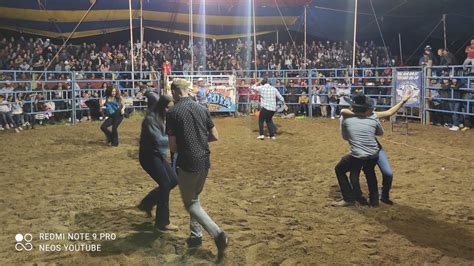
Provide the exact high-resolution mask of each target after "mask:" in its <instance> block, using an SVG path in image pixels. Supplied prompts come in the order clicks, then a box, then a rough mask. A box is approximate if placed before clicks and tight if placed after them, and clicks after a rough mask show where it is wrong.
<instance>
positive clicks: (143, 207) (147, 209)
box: [137, 201, 153, 217]
mask: <svg viewBox="0 0 474 266" xmlns="http://www.w3.org/2000/svg"><path fill="white" fill-rule="evenodd" d="M137 209H139V210H140V211H142V212H145V213H146V215H147V216H148V217H151V216H152V215H151V210H152V209H153V206H148V205H147V204H145V203H143V201H142V202H140V204H138V205H137Z"/></svg>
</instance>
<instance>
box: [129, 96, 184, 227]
mask: <svg viewBox="0 0 474 266" xmlns="http://www.w3.org/2000/svg"><path fill="white" fill-rule="evenodd" d="M172 105H173V101H172V100H171V98H170V97H168V96H161V97H160V98H159V100H158V102H157V103H156V104H155V105H154V106H153V107H152V108H151V109H150V110H149V111H148V112H147V114H146V116H145V119H143V122H142V131H141V134H140V151H139V160H140V164H141V166H142V167H143V169H144V170H145V171H146V172H147V173H148V174H149V175H150V176H151V178H153V180H155V181H156V183H158V185H159V186H158V187H157V188H155V189H153V190H152V191H150V192H149V193H148V195H147V196H146V197H145V198H143V199H142V201H141V202H140V204H139V205H138V206H137V207H138V209H140V210H142V211H144V212H146V213H147V214H148V216H150V217H151V210H152V208H153V206H154V205H156V216H155V228H157V229H158V230H162V231H176V230H178V227H177V226H175V225H173V224H171V223H170V217H169V216H170V214H169V212H170V210H169V197H170V191H171V190H172V189H173V188H174V187H175V186H176V185H177V184H178V182H177V179H176V173H175V171H174V170H173V169H172V167H171V166H170V164H169V163H168V161H167V159H166V158H167V157H168V155H169V154H170V151H169V147H168V135H167V134H166V130H165V119H166V112H167V111H168V109H169V108H171V107H172Z"/></svg>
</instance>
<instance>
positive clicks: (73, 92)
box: [69, 72, 76, 125]
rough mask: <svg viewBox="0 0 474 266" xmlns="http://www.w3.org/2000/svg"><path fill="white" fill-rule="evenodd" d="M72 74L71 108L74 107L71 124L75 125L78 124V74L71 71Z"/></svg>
mask: <svg viewBox="0 0 474 266" xmlns="http://www.w3.org/2000/svg"><path fill="white" fill-rule="evenodd" d="M69 74H70V75H71V91H72V93H71V98H72V100H71V109H72V114H71V124H73V125H75V124H76V75H74V72H69Z"/></svg>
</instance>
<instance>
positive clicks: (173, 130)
mask: <svg viewBox="0 0 474 266" xmlns="http://www.w3.org/2000/svg"><path fill="white" fill-rule="evenodd" d="M188 88H189V83H188V82H187V81H186V80H185V79H175V80H173V83H172V84H171V93H172V94H173V98H174V101H175V105H174V107H173V109H172V110H171V111H170V112H169V114H168V116H167V120H166V128H167V131H168V136H169V146H170V151H171V153H176V152H177V153H178V159H177V162H176V165H177V170H176V173H177V177H178V178H177V179H178V185H179V189H180V191H181V198H182V199H183V203H184V207H185V208H186V210H187V211H188V213H189V214H190V216H191V226H190V227H191V235H190V236H189V237H188V239H187V240H186V242H187V244H188V247H197V246H200V245H201V244H202V227H204V229H206V231H207V232H208V233H209V234H210V235H211V236H212V237H213V238H214V242H215V244H216V246H217V249H218V255H219V257H222V255H223V254H224V250H225V249H226V248H227V246H228V245H229V239H228V238H227V236H226V234H225V233H224V231H223V230H222V229H221V228H219V226H218V225H217V224H216V223H215V222H214V221H213V220H212V219H211V217H209V215H208V214H207V213H206V211H204V209H203V208H202V207H201V203H200V202H199V194H200V193H201V192H202V190H203V189H204V183H205V182H206V178H207V174H208V173H209V168H210V165H211V163H210V154H211V152H210V150H209V144H208V142H211V141H217V140H218V139H219V135H218V133H217V129H216V127H215V126H214V123H213V122H212V119H211V115H210V113H209V111H208V110H207V109H205V108H202V106H201V105H199V103H197V102H195V101H194V100H193V99H192V98H191V97H189V95H188Z"/></svg>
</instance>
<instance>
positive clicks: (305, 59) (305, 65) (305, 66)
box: [304, 6, 308, 69]
mask: <svg viewBox="0 0 474 266" xmlns="http://www.w3.org/2000/svg"><path fill="white" fill-rule="evenodd" d="M306 29H307V28H306V6H305V7H304V69H306V68H307V66H308V58H307V56H306Z"/></svg>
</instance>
